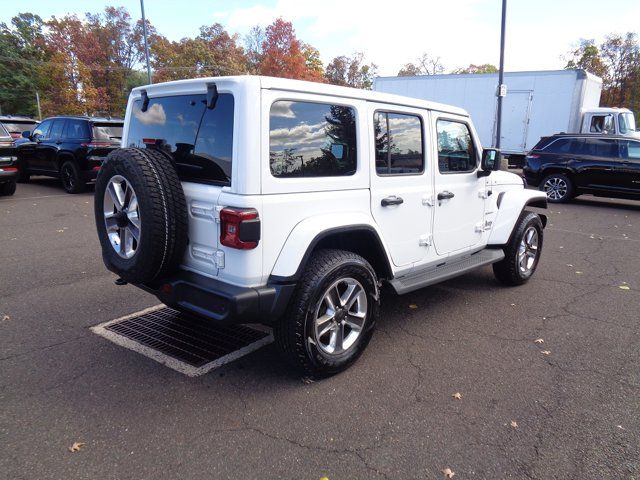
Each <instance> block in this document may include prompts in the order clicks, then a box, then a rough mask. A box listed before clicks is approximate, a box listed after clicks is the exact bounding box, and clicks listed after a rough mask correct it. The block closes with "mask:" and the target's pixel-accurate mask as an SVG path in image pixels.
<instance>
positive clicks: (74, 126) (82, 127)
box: [65, 119, 89, 140]
mask: <svg viewBox="0 0 640 480" xmlns="http://www.w3.org/2000/svg"><path fill="white" fill-rule="evenodd" d="M65 137H66V138H68V139H69V140H85V139H88V138H89V127H88V126H87V122H85V121H84V120H73V119H69V120H67V128H66V129H65Z"/></svg>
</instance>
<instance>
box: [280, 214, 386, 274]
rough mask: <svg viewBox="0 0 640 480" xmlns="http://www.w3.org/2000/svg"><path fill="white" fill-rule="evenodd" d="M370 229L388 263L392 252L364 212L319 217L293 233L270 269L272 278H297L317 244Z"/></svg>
mask: <svg viewBox="0 0 640 480" xmlns="http://www.w3.org/2000/svg"><path fill="white" fill-rule="evenodd" d="M357 230H367V231H369V232H371V233H373V234H375V236H376V237H377V239H378V241H379V242H380V246H381V247H382V248H383V249H384V252H385V255H386V258H385V261H386V262H388V261H389V258H391V257H390V256H389V250H388V248H387V246H386V245H385V243H384V241H383V240H382V238H383V237H382V235H381V232H380V229H379V228H378V225H377V224H376V223H375V222H373V220H372V218H371V217H370V216H367V215H366V214H364V213H362V212H345V213H331V214H323V215H316V216H313V217H309V218H305V219H304V220H302V221H301V222H299V223H298V224H297V225H296V226H295V227H294V228H293V230H292V231H291V233H290V234H289V236H288V237H287V240H286V241H285V243H284V245H283V247H282V250H280V253H279V254H278V258H277V259H276V262H275V265H274V267H273V269H272V270H271V278H278V279H297V278H298V277H299V275H300V273H301V270H302V267H303V266H304V264H305V263H306V261H307V260H308V257H309V256H310V254H311V252H312V251H313V249H314V247H315V245H316V244H317V243H318V242H319V241H320V240H322V239H323V238H326V237H327V236H328V235H331V234H334V233H341V232H346V231H357Z"/></svg>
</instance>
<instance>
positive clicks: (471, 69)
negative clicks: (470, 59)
mask: <svg viewBox="0 0 640 480" xmlns="http://www.w3.org/2000/svg"><path fill="white" fill-rule="evenodd" d="M451 73H498V67H496V66H495V65H491V64H490V63H483V64H482V65H475V64H473V63H470V64H469V66H468V67H465V68H458V69H456V70H454V71H452V72H451Z"/></svg>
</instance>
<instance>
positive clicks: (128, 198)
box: [104, 175, 141, 258]
mask: <svg viewBox="0 0 640 480" xmlns="http://www.w3.org/2000/svg"><path fill="white" fill-rule="evenodd" d="M104 223H105V227H106V229H107V235H108V236H109V241H110V242H111V246H112V247H113V249H114V250H115V251H116V253H117V254H118V255H120V256H121V257H122V258H131V257H133V256H134V255H135V253H136V250H137V248H138V245H139V243H140V235H141V225H140V211H139V208H138V197H137V196H136V192H135V190H134V189H133V187H132V186H131V184H130V183H129V181H128V180H127V179H126V178H124V177H122V176H120V175H114V176H113V177H111V179H110V180H109V183H108V184H107V188H106V190H105V192H104Z"/></svg>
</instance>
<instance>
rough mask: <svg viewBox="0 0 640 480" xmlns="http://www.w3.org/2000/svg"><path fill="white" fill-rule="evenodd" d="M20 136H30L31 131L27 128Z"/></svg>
mask: <svg viewBox="0 0 640 480" xmlns="http://www.w3.org/2000/svg"><path fill="white" fill-rule="evenodd" d="M22 138H28V139H30V138H31V132H30V131H29V130H25V131H24V132H22Z"/></svg>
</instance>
